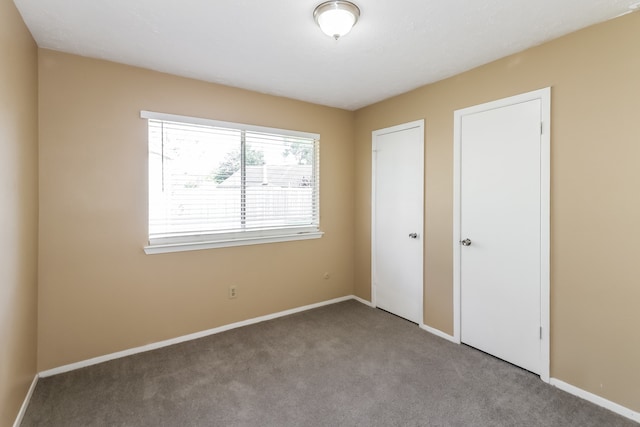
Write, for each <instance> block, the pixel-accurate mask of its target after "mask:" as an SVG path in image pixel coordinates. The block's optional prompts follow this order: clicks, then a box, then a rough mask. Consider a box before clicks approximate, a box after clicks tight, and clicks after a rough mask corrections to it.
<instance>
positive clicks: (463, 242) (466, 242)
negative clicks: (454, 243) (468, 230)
mask: <svg viewBox="0 0 640 427" xmlns="http://www.w3.org/2000/svg"><path fill="white" fill-rule="evenodd" d="M460 243H462V246H471V240H469V239H464V240H460Z"/></svg>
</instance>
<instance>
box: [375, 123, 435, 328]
mask: <svg viewBox="0 0 640 427" xmlns="http://www.w3.org/2000/svg"><path fill="white" fill-rule="evenodd" d="M413 128H419V129H420V130H421V132H420V134H421V135H422V141H421V144H420V157H421V158H422V162H421V165H422V171H421V172H422V173H421V175H422V182H421V183H420V187H421V188H422V191H421V194H422V205H423V208H422V227H421V230H420V233H421V236H422V239H421V240H422V254H423V259H422V275H421V277H422V286H421V287H420V298H421V300H422V304H421V306H420V323H419V324H423V323H424V242H425V240H424V119H420V120H415V121H413V122H408V123H404V124H400V125H396V126H391V127H388V128H384V129H378V130H374V131H373V132H371V305H372V306H373V307H377V306H378V305H377V302H376V287H375V283H376V280H375V278H376V271H375V269H376V246H375V245H376V228H375V225H376V210H375V206H376V146H377V137H378V136H382V135H387V134H390V133H395V132H401V131H404V130H409V129H413Z"/></svg>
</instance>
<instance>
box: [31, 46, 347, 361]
mask: <svg viewBox="0 0 640 427" xmlns="http://www.w3.org/2000/svg"><path fill="white" fill-rule="evenodd" d="M39 65H40V73H39V80H40V87H39V100H40V103H39V105H40V189H41V190H40V208H41V210H40V260H39V268H40V282H39V304H40V306H39V323H38V327H39V330H38V331H39V336H38V344H39V352H38V353H39V355H38V368H39V369H41V370H44V369H49V368H53V367H57V366H60V365H63V364H67V363H71V362H76V361H79V360H84V359H87V358H90V357H94V356H100V355H104V354H108V353H111V352H115V351H119V350H123V349H127V348H131V347H135V346H140V345H144V344H147V343H151V342H156V341H160V340H164V339H168V338H173V337H176V336H180V335H184V334H188V333H192V332H197V331H201V330H206V329H209V328H213V327H217V326H220V325H224V324H228V323H232V322H237V321H240V320H244V319H248V318H253V317H256V316H261V315H265V314H269V313H273V312H278V311H281V310H285V309H290V308H293V307H299V306H302V305H306V304H311V303H316V302H320V301H325V300H329V299H332V298H336V297H341V296H345V295H350V294H352V293H353V264H354V262H353V254H354V243H353V242H354V237H353V221H354V212H353V207H354V203H353V193H354V185H353V182H354V172H353V163H354V148H353V126H354V120H353V116H354V113H352V112H349V111H345V110H339V109H334V108H327V107H322V106H318V105H312V104H308V103H304V102H298V101H293V100H289V99H284V98H278V97H273V96H267V95H262V94H258V93H255V92H249V91H245V90H239V89H234V88H229V87H224V86H219V85H214V84H208V83H204V82H199V81H195V80H189V79H185V78H179V77H175V76H170V75H166V74H161V73H156V72H153V71H148V70H143V69H139V68H134V67H128V66H124V65H119V64H115V63H110V62H105V61H99V60H93V59H87V58H82V57H78V56H73V55H67V54H61V53H57V52H53V51H48V50H40V52H39ZM140 110H150V111H158V112H164V113H173V114H182V115H191V116H197V117H206V118H211V119H216V120H224V121H233V122H240V123H248V124H255V125H261V126H269V127H276V128H284V129H293V130H300V131H307V132H316V133H320V134H321V143H320V145H321V148H320V150H321V151H320V157H321V170H320V177H321V184H320V185H321V229H322V230H323V231H324V232H325V233H326V234H325V236H324V237H323V238H321V239H318V240H308V241H299V242H287V243H277V244H263V245H255V246H246V247H235V248H224V249H212V250H203V251H193V252H182V253H171V254H160V255H145V254H144V253H143V251H142V248H143V246H144V245H145V244H146V243H147V128H146V126H147V123H146V121H145V120H142V119H140V118H139V115H140ZM324 272H329V273H330V279H329V280H324V279H323V273H324ZM231 284H234V285H237V287H238V294H239V296H238V298H237V299H234V300H229V299H228V298H227V291H228V287H229V285H231Z"/></svg>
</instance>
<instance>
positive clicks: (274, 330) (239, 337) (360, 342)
mask: <svg viewBox="0 0 640 427" xmlns="http://www.w3.org/2000/svg"><path fill="white" fill-rule="evenodd" d="M22 426H23V427H27V426H65V427H71V426H579V427H587V426H634V427H638V425H637V424H635V423H633V422H632V421H630V420H627V419H625V418H622V417H620V416H618V415H616V414H614V413H612V412H609V411H607V410H605V409H602V408H600V407H597V406H595V405H593V404H590V403H588V402H585V401H583V400H580V399H578V398H576V397H573V396H571V395H569V394H567V393H564V392H562V391H560V390H558V389H555V388H553V387H551V386H549V385H547V384H544V383H543V382H542V381H541V380H540V379H539V378H538V377H536V376H535V375H533V374H531V373H529V372H526V371H523V370H521V369H519V368H516V367H514V366H512V365H510V364H508V363H505V362H502V361H500V360H497V359H495V358H493V357H491V356H488V355H486V354H484V353H481V352H479V351H477V350H474V349H472V348H469V347H466V346H459V345H455V344H452V343H450V342H447V341H445V340H443V339H441V338H437V337H435V336H432V335H431V334H429V333H427V332H424V331H422V330H420V329H419V328H418V327H417V326H416V325H414V324H412V323H409V322H407V321H404V320H402V319H400V318H397V317H395V316H393V315H391V314H388V313H385V312H383V311H380V310H376V309H372V308H369V307H366V306H365V305H363V304H360V303H358V302H355V301H347V302H344V303H340V304H335V305H332V306H328V307H322V308H318V309H315V310H311V311H307V312H304V313H299V314H295V315H291V316H288V317H284V318H280V319H276V320H272V321H269V322H264V323H260V324H257V325H253V326H247V327H244V328H240V329H235V330H232V331H228V332H224V333H221V334H218V335H214V336H210V337H207V338H202V339H199V340H197V341H191V342H187V343H183V344H178V345H174V346H171V347H167V348H163V349H159V350H155V351H152V352H148V353H144V354H139V355H135V356H131V357H127V358H124V359H119V360H114V361H111V362H107V363H103V364H100V365H96V366H91V367H88V368H84V369H81V370H78V371H74V372H69V373H66V374H62V375H58V376H55V377H50V378H44V379H41V380H40V381H39V382H38V385H37V387H36V390H35V394H34V396H33V398H32V400H31V404H30V405H29V408H28V409H27V413H26V416H25V418H24V421H23V423H22Z"/></svg>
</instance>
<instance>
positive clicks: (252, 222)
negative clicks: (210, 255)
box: [141, 111, 320, 246]
mask: <svg viewBox="0 0 640 427" xmlns="http://www.w3.org/2000/svg"><path fill="white" fill-rule="evenodd" d="M141 117H143V118H146V119H148V126H149V245H150V246H154V245H156V246H158V245H171V244H183V243H190V242H234V241H244V240H248V241H249V242H251V243H260V242H261V241H260V239H263V238H271V237H273V236H281V235H292V234H293V235H304V234H306V233H318V232H319V220H320V213H319V183H320V180H319V135H317V134H309V133H303V132H295V131H286V130H279V129H271V128H262V127H256V126H250V125H242V124H236V123H228V122H218V121H212V120H206V119H198V118H191V117H184V116H175V115H168V114H161V113H152V112H147V111H143V112H142V113H141ZM269 241H273V240H269Z"/></svg>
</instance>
